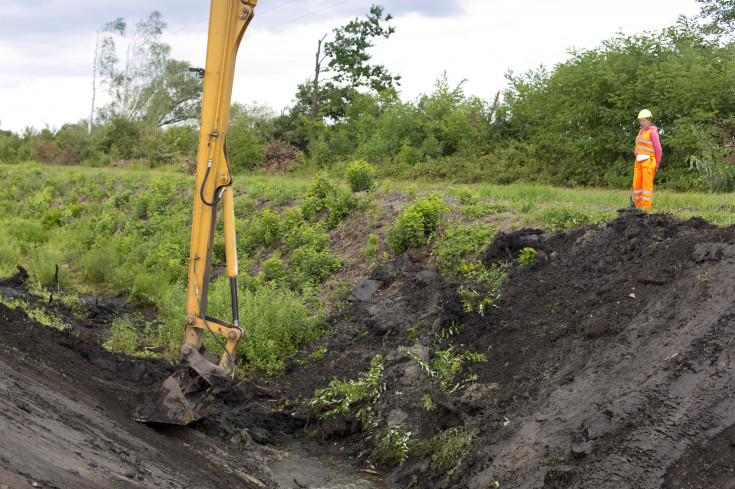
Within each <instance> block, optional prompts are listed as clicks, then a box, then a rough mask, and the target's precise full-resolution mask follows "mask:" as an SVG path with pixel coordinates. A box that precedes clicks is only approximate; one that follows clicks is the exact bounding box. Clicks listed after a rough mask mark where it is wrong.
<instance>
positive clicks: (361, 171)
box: [345, 160, 375, 192]
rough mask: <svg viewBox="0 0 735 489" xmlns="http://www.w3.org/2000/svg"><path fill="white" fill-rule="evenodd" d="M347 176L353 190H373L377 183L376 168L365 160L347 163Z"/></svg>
mask: <svg viewBox="0 0 735 489" xmlns="http://www.w3.org/2000/svg"><path fill="white" fill-rule="evenodd" d="M345 178H346V179H347V183H348V184H349V186H350V189H351V190H352V191H353V192H360V191H363V190H372V189H373V186H374V185H375V168H373V167H372V166H371V165H369V164H368V163H367V162H365V161H364V160H357V161H353V162H351V163H350V164H349V165H347V170H345Z"/></svg>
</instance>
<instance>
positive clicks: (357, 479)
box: [268, 447, 393, 489]
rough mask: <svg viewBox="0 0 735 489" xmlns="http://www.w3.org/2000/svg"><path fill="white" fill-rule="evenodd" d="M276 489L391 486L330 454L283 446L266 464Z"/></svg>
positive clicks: (388, 488) (381, 488) (376, 488)
mask: <svg viewBox="0 0 735 489" xmlns="http://www.w3.org/2000/svg"><path fill="white" fill-rule="evenodd" d="M268 467H269V468H270V469H271V471H272V472H273V478H274V479H275V480H276V482H278V485H279V488H280V489H305V488H308V489H393V488H392V486H390V485H388V484H387V483H386V482H385V481H384V480H383V479H382V478H381V477H379V476H376V475H371V474H366V473H364V472H360V471H358V470H356V469H355V468H354V467H351V466H349V465H347V464H345V463H344V462H342V461H340V460H339V459H337V458H335V457H333V456H332V455H330V454H328V453H325V452H319V451H308V452H307V451H306V450H304V449H303V448H298V447H288V448H285V451H284V455H283V458H281V459H279V460H274V461H272V462H270V463H269V464H268Z"/></svg>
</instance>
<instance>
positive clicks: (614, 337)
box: [280, 210, 735, 489]
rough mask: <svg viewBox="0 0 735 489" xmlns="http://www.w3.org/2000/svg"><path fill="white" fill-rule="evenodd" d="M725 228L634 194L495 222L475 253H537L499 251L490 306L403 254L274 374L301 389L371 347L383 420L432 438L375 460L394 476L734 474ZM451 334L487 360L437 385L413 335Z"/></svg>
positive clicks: (438, 344) (358, 441) (328, 434)
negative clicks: (545, 222) (615, 202)
mask: <svg viewBox="0 0 735 489" xmlns="http://www.w3.org/2000/svg"><path fill="white" fill-rule="evenodd" d="M734 238H735V229H733V228H727V229H718V228H716V227H714V226H711V225H709V224H708V223H706V222H705V221H703V220H701V219H691V220H689V221H686V222H679V221H677V220H674V219H672V218H670V217H668V216H663V215H648V214H645V213H643V212H638V211H636V210H625V211H622V212H621V213H620V215H619V217H618V218H617V219H616V220H614V221H612V222H609V223H606V224H603V225H601V226H599V227H588V228H582V229H578V230H575V231H572V232H568V233H562V234H559V235H553V236H550V235H546V234H543V233H541V232H539V231H533V230H521V231H517V232H513V233H510V234H501V235H499V236H497V237H496V239H495V241H494V242H493V243H492V244H491V245H490V246H489V247H488V249H486V250H485V251H484V253H483V255H482V257H481V259H482V260H483V262H484V263H485V264H487V265H491V264H493V263H498V262H500V261H506V262H507V261H510V260H513V259H515V258H517V257H518V256H519V254H520V252H521V250H522V249H523V248H525V247H533V248H534V249H536V250H538V251H539V254H538V255H537V256H536V258H535V259H534V261H533V262H532V263H531V264H530V265H527V266H523V265H518V264H516V265H514V266H513V267H512V268H511V269H510V274H509V277H508V281H507V285H506V286H505V287H504V289H503V291H502V298H501V299H500V300H499V301H498V303H497V305H498V306H499V309H496V308H490V309H489V310H488V311H487V312H486V313H485V314H484V316H482V315H480V314H478V313H477V311H476V310H475V312H471V313H467V312H465V311H464V309H463V304H462V301H461V298H460V296H459V295H458V293H457V289H458V284H456V283H450V282H448V281H447V280H446V279H445V278H443V277H442V276H440V275H439V274H437V273H436V272H434V271H431V270H425V269H423V267H422V266H420V265H418V264H417V263H416V261H414V260H412V259H411V258H410V257H409V256H404V257H401V259H399V260H397V261H395V262H393V263H390V264H388V265H385V266H383V267H381V268H379V269H377V270H376V271H375V272H374V273H373V275H372V276H371V277H370V278H371V279H372V280H373V281H372V282H368V283H366V284H365V286H364V287H363V289H364V290H363V292H366V293H365V294H362V295H363V297H362V298H363V299H364V300H362V301H357V302H356V303H355V305H353V306H352V307H350V308H348V309H346V310H344V311H341V312H340V313H339V314H338V315H335V316H334V317H333V318H332V321H333V324H334V326H335V328H336V333H335V334H333V335H331V336H329V337H326V338H324V339H322V340H321V341H319V342H317V343H316V344H314V345H312V346H311V347H310V349H308V350H307V351H306V352H304V353H303V354H302V355H301V356H300V357H298V359H300V360H305V361H306V365H300V364H299V363H294V364H293V365H292V366H291V368H290V369H289V371H288V372H287V374H286V376H285V377H284V378H282V379H281V380H280V382H281V384H282V385H283V386H284V389H283V392H284V393H285V395H286V396H289V397H290V398H291V399H293V400H294V402H295V403H296V404H297V403H298V402H299V401H304V400H307V399H308V398H309V397H311V396H313V393H314V389H315V388H322V387H326V386H327V385H328V384H329V381H330V380H331V379H332V378H334V377H338V378H340V379H356V378H358V376H359V373H360V372H365V371H367V370H368V369H369V366H370V359H371V358H373V356H374V355H376V354H378V353H379V354H382V355H383V356H384V369H385V370H384V372H383V377H382V379H383V381H384V382H385V383H386V388H385V392H383V393H382V394H381V396H380V398H379V400H378V401H377V402H376V403H375V405H374V407H373V409H374V411H375V412H377V413H378V415H379V417H380V419H382V420H383V423H384V424H383V426H387V425H393V426H397V425H402V427H403V429H404V431H405V432H410V433H411V440H413V441H414V443H415V441H417V440H431V439H432V438H433V440H434V442H435V443H433V444H428V445H427V444H423V445H421V444H419V445H417V446H416V447H417V448H416V449H415V450H414V452H413V453H412V456H411V457H410V458H409V459H408V460H407V461H406V462H405V463H404V464H403V465H398V466H395V467H390V466H384V467H382V468H383V470H386V471H389V473H390V476H389V479H388V480H389V481H390V482H393V483H394V484H395V485H396V486H398V487H419V488H439V487H441V488H444V487H452V488H470V489H482V488H488V487H498V486H499V487H509V488H542V487H543V488H562V487H584V488H590V487H594V488H611V489H612V488H615V489H620V488H628V487H630V488H659V487H662V488H664V487H665V488H714V487H717V488H725V487H735V444H734V443H733V441H735V428H733V423H734V422H735V399H733V387H734V386H735V376H734V374H735V363H733V355H734V354H735V349H734V348H735V342H734V340H735V308H734V307H733V306H735V274H733V270H734V269H735V239H734ZM373 289H377V292H375V293H374V294H373V295H370V292H373ZM453 325H455V326H456V325H461V328H459V331H458V333H457V334H456V335H448V334H447V333H446V332H447V331H451V328H452V326H453ZM442 331H444V332H445V334H444V335H441V332H442ZM437 335H440V336H439V337H437ZM452 345H454V346H455V351H458V352H463V351H465V350H467V351H470V352H478V353H484V354H485V355H486V360H487V361H486V362H465V365H464V367H465V368H464V372H472V373H473V374H474V375H476V376H477V379H476V380H475V381H474V382H472V383H471V384H470V385H469V386H468V387H466V388H464V389H461V390H458V391H456V392H454V393H452V394H451V395H449V396H447V395H444V394H443V393H442V392H441V389H440V388H439V380H438V379H437V378H429V377H428V376H427V375H426V374H425V372H424V371H423V370H422V369H421V367H420V366H419V363H418V362H417V361H415V359H414V358H412V356H411V355H409V352H410V353H412V354H413V355H415V356H418V357H419V358H421V359H422V360H423V361H424V362H425V363H427V364H429V365H430V364H431V361H432V359H434V358H436V352H437V351H446V350H447V349H448V348H449V347H450V346H452ZM400 347H403V350H401V349H400ZM325 349H326V353H325V354H324V355H323V356H322V357H318V356H319V355H320V354H321V352H323V351H325ZM406 350H408V352H406ZM312 352H319V353H317V354H316V355H310V353H312ZM463 375H466V374H463ZM458 378H459V377H458ZM427 394H428V395H429V396H430V397H431V398H432V400H433V401H434V403H435V406H434V408H433V409H432V410H428V409H425V407H424V401H423V399H424V396H425V395H427ZM302 406H303V408H302V411H301V412H300V414H301V416H303V417H304V418H305V419H307V420H310V421H311V423H312V424H311V426H310V428H308V429H309V430H312V431H310V434H311V435H312V436H315V437H321V438H322V439H324V440H328V441H329V442H334V441H335V440H340V441H341V442H342V443H346V444H347V446H351V447H352V450H353V452H354V453H358V452H359V451H363V458H365V457H367V458H369V457H371V456H372V457H373V458H375V457H377V456H379V455H380V453H375V452H373V453H372V455H371V450H372V447H373V446H374V445H373V444H371V443H366V442H365V441H364V438H365V437H364V435H363V434H361V433H360V425H359V423H357V422H356V421H355V420H354V419H351V418H339V417H334V416H332V417H330V418H328V419H326V420H322V421H320V420H319V419H318V415H319V411H318V410H314V409H311V410H310V409H309V408H308V407H307V406H306V403H303V404H302ZM437 435H439V437H437V438H434V437H436V436H437ZM366 453H367V455H365V454H366Z"/></svg>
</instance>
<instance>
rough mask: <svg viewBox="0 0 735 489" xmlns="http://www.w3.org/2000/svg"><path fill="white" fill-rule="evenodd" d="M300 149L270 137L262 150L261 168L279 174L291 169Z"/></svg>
mask: <svg viewBox="0 0 735 489" xmlns="http://www.w3.org/2000/svg"><path fill="white" fill-rule="evenodd" d="M300 154H301V150H299V148H297V147H296V146H293V145H291V144H289V143H287V142H285V141H280V140H278V139H271V140H270V141H268V142H267V143H266V144H265V147H263V150H262V160H263V168H264V169H265V171H267V172H268V173H280V174H281V175H283V174H285V173H287V172H289V171H291V170H292V169H293V167H294V164H295V163H296V158H298V156H299V155H300Z"/></svg>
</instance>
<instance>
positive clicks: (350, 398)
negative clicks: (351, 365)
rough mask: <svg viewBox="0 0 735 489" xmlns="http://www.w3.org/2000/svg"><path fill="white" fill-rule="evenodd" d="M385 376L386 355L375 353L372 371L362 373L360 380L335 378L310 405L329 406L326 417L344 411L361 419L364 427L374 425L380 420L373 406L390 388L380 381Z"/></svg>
mask: <svg viewBox="0 0 735 489" xmlns="http://www.w3.org/2000/svg"><path fill="white" fill-rule="evenodd" d="M382 375H383V356H382V355H375V356H374V357H373V359H372V360H370V370H368V371H367V372H363V373H361V374H360V375H359V376H358V378H357V380H348V381H342V380H337V379H333V380H332V381H331V382H330V383H329V386H328V387H325V388H323V389H317V390H316V391H315V392H314V397H312V398H311V400H310V401H309V404H310V405H311V406H312V407H323V408H326V409H327V411H326V412H324V414H322V418H328V417H329V416H334V415H336V414H343V415H347V416H351V417H354V418H356V419H357V420H359V421H360V422H361V423H362V427H363V429H368V428H374V427H375V426H377V424H378V423H379V420H378V419H377V417H376V416H375V414H374V412H373V405H374V404H375V403H376V402H378V399H379V398H380V394H382V393H383V391H385V387H386V386H385V383H381V382H380V379H381V376H382Z"/></svg>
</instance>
